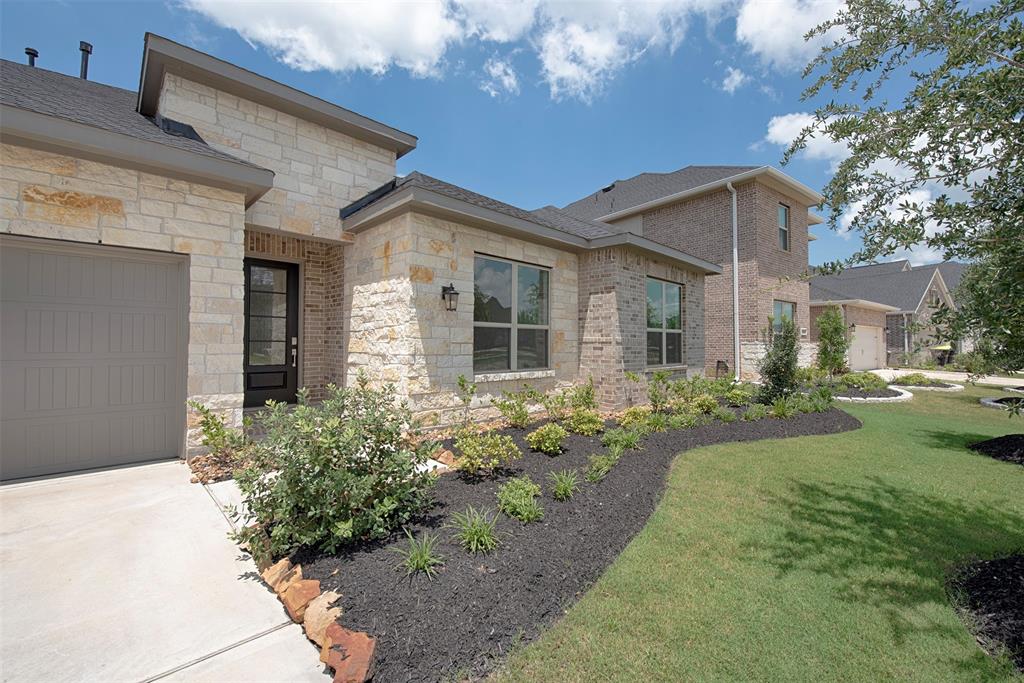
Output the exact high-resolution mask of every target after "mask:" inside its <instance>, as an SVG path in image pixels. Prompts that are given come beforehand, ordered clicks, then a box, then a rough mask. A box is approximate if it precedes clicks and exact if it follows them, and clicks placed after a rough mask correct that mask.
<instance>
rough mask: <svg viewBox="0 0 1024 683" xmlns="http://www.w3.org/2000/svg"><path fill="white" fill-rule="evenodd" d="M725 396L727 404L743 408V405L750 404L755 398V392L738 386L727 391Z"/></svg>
mask: <svg viewBox="0 0 1024 683" xmlns="http://www.w3.org/2000/svg"><path fill="white" fill-rule="evenodd" d="M724 398H725V402H726V404H728V405H730V406H732V407H733V408H742V407H743V406H747V405H750V402H751V401H752V400H753V398H754V397H753V394H752V393H750V392H749V391H746V390H744V389H740V388H739V387H737V388H735V389H730V390H729V391H727V392H725V397H724Z"/></svg>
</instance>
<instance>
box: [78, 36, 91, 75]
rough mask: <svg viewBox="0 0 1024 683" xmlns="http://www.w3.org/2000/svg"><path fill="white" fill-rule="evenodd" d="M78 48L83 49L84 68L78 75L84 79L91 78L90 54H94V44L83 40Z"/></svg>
mask: <svg viewBox="0 0 1024 683" xmlns="http://www.w3.org/2000/svg"><path fill="white" fill-rule="evenodd" d="M78 49H79V50H81V51H82V70H81V71H80V72H79V74H78V77H79V78H81V79H83V80H84V79H87V78H89V55H91V54H92V45H90V44H89V43H87V42H85V41H84V40H83V41H80V42H79V43H78Z"/></svg>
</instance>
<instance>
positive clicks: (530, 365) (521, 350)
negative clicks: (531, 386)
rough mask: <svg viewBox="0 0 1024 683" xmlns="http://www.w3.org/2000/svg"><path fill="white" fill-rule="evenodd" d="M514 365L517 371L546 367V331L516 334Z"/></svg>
mask: <svg viewBox="0 0 1024 683" xmlns="http://www.w3.org/2000/svg"><path fill="white" fill-rule="evenodd" d="M516 363H517V367H518V369H519V370H535V369H537V368H546V367H547V366H548V331H547V330H524V329H520V330H519V331H518V332H517V333H516Z"/></svg>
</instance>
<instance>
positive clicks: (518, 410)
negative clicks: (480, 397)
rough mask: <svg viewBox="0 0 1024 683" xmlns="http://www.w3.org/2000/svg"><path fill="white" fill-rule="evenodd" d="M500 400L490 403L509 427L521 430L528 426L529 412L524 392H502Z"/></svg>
mask: <svg viewBox="0 0 1024 683" xmlns="http://www.w3.org/2000/svg"><path fill="white" fill-rule="evenodd" d="M501 396H502V397H501V398H496V399H494V400H493V401H492V403H493V404H494V407H495V408H497V409H498V412H499V413H501V416H502V417H503V418H505V422H507V423H508V426H509V427H515V428H517V429H523V428H524V427H526V426H527V425H529V424H530V410H529V408H528V407H527V405H526V393H525V392H518V391H517V392H512V391H503V392H502V394H501Z"/></svg>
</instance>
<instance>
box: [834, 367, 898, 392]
mask: <svg viewBox="0 0 1024 683" xmlns="http://www.w3.org/2000/svg"><path fill="white" fill-rule="evenodd" d="M837 383H838V384H839V385H840V386H843V387H847V388H849V389H861V390H863V391H881V390H882V389H885V387H886V385H887V383H886V381H885V380H884V379H882V378H881V377H879V376H878V375H876V374H875V373H873V372H848V373H846V374H845V375H840V376H839V377H838V378H837Z"/></svg>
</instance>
